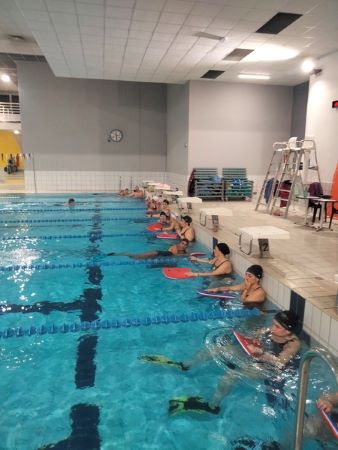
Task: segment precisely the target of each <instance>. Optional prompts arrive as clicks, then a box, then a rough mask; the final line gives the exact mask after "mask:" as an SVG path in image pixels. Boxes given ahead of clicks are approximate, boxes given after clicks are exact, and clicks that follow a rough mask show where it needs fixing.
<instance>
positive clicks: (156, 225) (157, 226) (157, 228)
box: [147, 222, 162, 231]
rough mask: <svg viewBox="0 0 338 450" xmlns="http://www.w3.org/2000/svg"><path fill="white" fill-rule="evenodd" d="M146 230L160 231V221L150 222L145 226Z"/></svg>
mask: <svg viewBox="0 0 338 450" xmlns="http://www.w3.org/2000/svg"><path fill="white" fill-rule="evenodd" d="M147 230H148V231H161V230H162V225H161V224H160V222H156V223H152V224H151V225H148V226H147Z"/></svg>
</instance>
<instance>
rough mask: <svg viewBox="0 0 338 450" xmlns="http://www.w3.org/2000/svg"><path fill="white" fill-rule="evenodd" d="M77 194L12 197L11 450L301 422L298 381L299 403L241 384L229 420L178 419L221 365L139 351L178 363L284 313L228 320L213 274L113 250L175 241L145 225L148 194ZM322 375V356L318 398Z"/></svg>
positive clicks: (235, 442) (4, 374) (5, 406)
mask: <svg viewBox="0 0 338 450" xmlns="http://www.w3.org/2000/svg"><path fill="white" fill-rule="evenodd" d="M70 196H72V195H70V194H69V195H62V196H60V195H58V196H52V195H37V196H14V198H10V199H6V198H2V207H1V209H2V214H1V220H0V222H1V229H2V235H1V236H2V241H1V253H0V256H1V264H0V266H1V271H0V277H1V286H2V290H1V294H0V306H1V311H2V324H1V331H2V332H3V333H4V335H5V336H11V335H12V334H15V336H11V337H7V338H6V337H3V338H1V340H0V342H1V377H0V387H1V392H2V421H1V424H0V437H1V443H2V444H1V446H0V448H1V449H6V450H14V449H19V450H31V449H32V450H33V449H34V450H35V449H41V448H46V449H47V448H56V449H63V448H70V449H76V450H77V449H78V450H86V449H88V450H89V449H90V450H93V449H99V448H100V449H102V450H109V449H118V450H120V449H128V450H129V449H161V450H162V449H165V450H171V449H182V450H183V449H184V450H185V449H192V448H194V449H198V450H199V449H201V450H202V449H203V450H204V449H207V448H208V449H210V450H219V449H235V448H238V449H239V448H262V447H261V444H262V443H263V442H266V443H272V442H273V441H281V440H282V438H283V435H285V433H286V430H289V429H290V427H291V426H292V424H293V419H294V417H293V409H294V394H295V383H294V380H293V381H291V380H290V382H289V385H288V386H287V387H286V395H287V399H288V400H289V401H288V402H287V406H285V402H284V403H283V402H281V401H280V398H279V397H280V395H279V393H278V392H276V393H275V394H274V395H272V396H270V397H269V398H268V397H267V395H266V391H265V389H264V385H262V383H257V382H252V383H251V382H245V381H244V382H243V381H242V382H241V381H239V382H238V383H236V385H235V386H234V388H233V389H232V391H231V392H230V393H229V395H228V396H227V397H226V399H225V400H224V402H223V404H222V410H221V413H220V414H219V415H218V416H212V415H208V414H205V415H204V414H203V415H197V416H196V414H186V415H183V414H182V415H177V416H173V417H169V416H168V401H169V400H170V399H171V398H173V397H177V396H181V395H188V396H190V395H200V396H202V397H204V398H210V396H211V394H212V392H213V389H214V387H215V386H216V384H217V380H218V379H219V377H220V376H221V375H222V373H223V370H224V368H223V366H222V364H217V363H215V362H209V363H208V364H205V365H203V366H200V367H199V368H198V369H194V370H192V371H189V372H181V371H178V370H175V369H170V368H166V367H163V366H157V365H153V364H146V363H141V362H140V361H139V360H138V357H139V356H140V355H144V354H164V355H166V356H168V357H170V358H173V359H175V360H179V361H180V360H182V359H185V358H187V357H189V356H190V355H191V354H192V353H193V352H195V351H196V350H197V349H199V348H200V347H201V346H202V345H206V343H207V342H209V341H210V340H212V339H213V338H214V336H218V335H220V334H222V333H224V329H228V328H229V329H232V328H234V327H235V328H236V327H237V326H239V324H240V325H241V326H242V327H243V326H244V327H245V324H246V323H247V326H249V324H248V322H252V321H255V323H256V326H260V325H263V324H267V323H269V322H270V320H271V317H272V314H267V315H266V316H264V317H259V318H257V317H255V318H251V317H247V318H243V317H242V318H237V317H227V315H229V314H230V313H228V312H227V311H225V310H224V309H223V308H221V307H220V305H219V302H217V301H215V300H212V299H209V300H206V299H205V298H201V297H199V296H198V295H196V290H197V289H198V288H200V287H201V284H202V283H203V281H202V280H201V279H190V280H183V281H173V280H168V279H165V278H163V277H162V274H161V268H162V267H163V264H164V263H163V261H162V260H160V259H157V260H154V261H134V260H130V259H128V258H126V257H110V258H109V257H107V256H106V253H108V252H111V251H116V252H120V251H127V252H141V251H145V250H148V249H165V248H166V247H167V246H168V242H164V241H163V240H158V239H156V238H155V237H154V236H153V235H152V234H151V233H148V232H145V227H146V225H147V223H148V219H146V218H145V217H144V210H143V209H140V208H141V207H142V203H141V202H140V201H137V200H133V199H122V200H121V199H119V198H118V197H112V196H109V195H88V194H86V195H79V194H76V196H75V195H73V196H75V197H76V201H77V205H76V206H75V207H73V208H69V207H67V206H64V202H65V201H66V199H67V198H68V197H70ZM11 197H13V196H11ZM193 250H198V251H207V250H206V249H205V248H204V247H202V246H201V245H200V244H194V248H193ZM170 262H171V263H173V262H174V263H175V264H177V265H179V266H185V265H188V264H189V265H190V264H191V263H189V262H188V261H187V260H186V259H180V260H175V261H173V260H171V261H170ZM224 311H225V312H224ZM194 312H196V314H192V313H194ZM200 313H202V314H200ZM222 314H223V315H224V316H225V317H221V315H222ZM212 317H213V318H214V319H213V320H211V318H212ZM98 320H99V321H100V322H96V324H97V326H96V327H95V326H94V327H93V328H94V329H92V328H90V329H86V328H89V323H92V322H95V321H98ZM80 322H82V323H84V325H83V328H85V329H84V330H82V331H81V330H79V327H80V325H79V324H80ZM64 324H65V325H64ZM16 335H18V336H16ZM324 372H325V369H324V368H323V367H321V366H320V363H318V364H317V365H316V366H315V376H314V378H313V380H312V381H311V383H310V384H311V390H312V391H313V392H314V393H316V392H319V391H320V389H322V388H323V386H326V385H329V384H330V379H328V378H327V377H326V375H325V373H324ZM319 380H323V381H319ZM315 397H316V394H314V398H315ZM235 405H239V408H238V407H237V408H236V406H235ZM243 439H245V441H244V440H243ZM53 445H54V447H53ZM244 445H246V446H247V447H245V446H244ZM250 445H251V447H250ZM271 445H272V444H271ZM306 445H307V447H304V448H308V449H313V450H316V449H319V448H321V447H320V446H319V444H316V442H315V441H308V442H307V443H306ZM240 446H241V447H240ZM267 448H269V447H267ZM270 448H273V447H270ZM275 448H276V447H275Z"/></svg>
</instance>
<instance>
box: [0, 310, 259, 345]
mask: <svg viewBox="0 0 338 450" xmlns="http://www.w3.org/2000/svg"><path fill="white" fill-rule="evenodd" d="M259 315H260V312H259V310H258V309H227V310H224V309H221V310H219V311H211V312H191V313H178V314H163V315H161V316H153V317H151V316H147V317H144V318H133V319H121V320H120V319H112V320H95V321H93V322H74V323H70V324H69V323H63V324H62V325H55V324H51V325H40V326H37V327H35V326H30V327H29V328H26V329H25V328H22V327H20V326H18V327H11V328H7V329H5V330H3V331H0V338H3V339H6V338H10V337H22V336H34V335H44V334H57V333H62V334H64V333H69V332H77V331H89V330H108V329H113V328H130V327H140V326H150V325H162V324H165V325H167V324H169V323H179V322H198V321H206V320H218V319H225V318H226V319H228V318H230V319H232V318H240V317H252V316H259Z"/></svg>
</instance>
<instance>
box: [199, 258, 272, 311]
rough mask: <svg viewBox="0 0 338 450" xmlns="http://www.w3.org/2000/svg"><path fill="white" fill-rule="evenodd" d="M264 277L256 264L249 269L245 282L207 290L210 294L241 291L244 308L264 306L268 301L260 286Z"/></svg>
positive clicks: (260, 268) (261, 269)
mask: <svg viewBox="0 0 338 450" xmlns="http://www.w3.org/2000/svg"><path fill="white" fill-rule="evenodd" d="M262 277H263V268H262V266H260V265H259V264H254V265H252V266H250V267H248V268H247V270H246V272H245V277H244V281H243V283H241V284H236V285H234V286H221V287H217V288H211V289H206V291H208V292H227V291H229V292H232V291H241V297H240V299H241V301H242V303H243V306H249V307H257V308H260V307H262V306H263V304H264V302H265V300H266V292H265V291H264V289H263V288H262V286H261V285H260V280H261V279H262Z"/></svg>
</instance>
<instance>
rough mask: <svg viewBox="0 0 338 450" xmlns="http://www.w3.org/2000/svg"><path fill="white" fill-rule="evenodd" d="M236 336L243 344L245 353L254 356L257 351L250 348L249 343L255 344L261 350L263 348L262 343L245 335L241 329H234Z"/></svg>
mask: <svg viewBox="0 0 338 450" xmlns="http://www.w3.org/2000/svg"><path fill="white" fill-rule="evenodd" d="M234 336H235V338H236V339H237V341H238V342H239V343H240V344H241V346H242V348H243V350H244V351H245V353H246V354H247V355H249V356H254V355H255V353H256V352H255V351H252V349H250V348H249V345H252V346H254V347H255V348H256V349H257V350H260V349H261V348H262V344H261V343H260V342H259V341H257V340H256V339H252V338H250V337H248V336H243V334H241V333H240V332H239V331H234Z"/></svg>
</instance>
